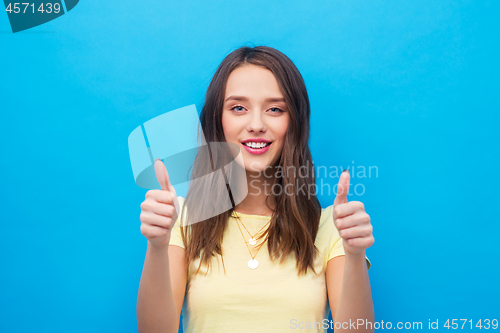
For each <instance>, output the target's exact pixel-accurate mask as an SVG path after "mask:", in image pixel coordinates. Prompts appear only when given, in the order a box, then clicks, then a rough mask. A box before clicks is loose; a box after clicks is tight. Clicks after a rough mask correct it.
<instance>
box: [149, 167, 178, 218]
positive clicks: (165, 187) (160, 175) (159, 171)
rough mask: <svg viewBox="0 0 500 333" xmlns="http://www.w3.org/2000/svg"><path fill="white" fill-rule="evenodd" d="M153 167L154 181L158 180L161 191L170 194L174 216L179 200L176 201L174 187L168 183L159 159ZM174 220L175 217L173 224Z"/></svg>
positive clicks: (164, 169)
mask: <svg viewBox="0 0 500 333" xmlns="http://www.w3.org/2000/svg"><path fill="white" fill-rule="evenodd" d="M154 167H155V173H156V180H158V183H160V186H161V189H162V191H168V192H170V193H172V198H173V201H174V207H175V211H176V214H178V213H179V200H178V199H177V194H176V193H175V189H174V187H173V186H172V184H171V183H170V179H169V177H168V172H167V168H166V167H165V164H163V161H162V160H161V158H157V159H156V160H155V165H154ZM176 219H177V217H176V216H175V218H174V222H175V220H176Z"/></svg>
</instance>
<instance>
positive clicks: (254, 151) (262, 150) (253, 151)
mask: <svg viewBox="0 0 500 333" xmlns="http://www.w3.org/2000/svg"><path fill="white" fill-rule="evenodd" d="M242 145H243V147H244V148H245V149H246V151H247V152H249V153H250V154H254V155H260V154H264V153H265V152H266V151H268V150H269V147H271V144H269V145H267V146H266V147H264V148H250V147H248V146H247V145H245V144H244V143H242Z"/></svg>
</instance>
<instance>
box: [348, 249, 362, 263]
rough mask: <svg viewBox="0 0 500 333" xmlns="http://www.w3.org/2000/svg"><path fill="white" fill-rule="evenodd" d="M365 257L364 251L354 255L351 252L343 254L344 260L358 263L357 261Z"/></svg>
mask: <svg viewBox="0 0 500 333" xmlns="http://www.w3.org/2000/svg"><path fill="white" fill-rule="evenodd" d="M365 256H366V250H363V251H361V252H355V253H352V252H347V251H346V252H345V257H346V260H354V261H358V260H361V259H363V260H364V259H365Z"/></svg>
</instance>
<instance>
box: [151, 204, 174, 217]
mask: <svg viewBox="0 0 500 333" xmlns="http://www.w3.org/2000/svg"><path fill="white" fill-rule="evenodd" d="M149 211H150V212H152V213H155V214H157V215H162V216H166V217H172V216H174V215H175V207H174V206H173V205H172V204H170V205H163V204H161V203H158V202H153V203H151V208H150V209H149Z"/></svg>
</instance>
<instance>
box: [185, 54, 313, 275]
mask: <svg viewBox="0 0 500 333" xmlns="http://www.w3.org/2000/svg"><path fill="white" fill-rule="evenodd" d="M245 64H253V65H257V66H262V67H264V68H266V69H268V70H270V71H271V72H272V73H273V74H274V76H275V77H276V80H277V82H278V84H279V87H280V89H281V92H282V94H283V96H284V99H285V102H286V105H287V108H288V110H290V122H289V125H288V129H287V132H286V134H285V142H284V146H283V150H282V152H281V157H280V158H279V161H278V162H277V165H275V167H280V168H281V170H286V171H287V170H289V168H292V170H295V171H296V170H300V169H299V168H300V167H301V166H305V167H306V168H307V170H308V172H307V174H306V175H305V176H302V175H300V172H299V175H300V176H297V173H296V172H293V173H289V172H283V173H282V176H280V177H275V178H274V180H273V182H274V183H273V184H272V185H274V184H279V186H281V187H280V188H282V189H283V188H289V187H291V188H292V189H293V191H291V192H292V195H290V194H287V193H285V192H289V191H281V194H280V195H275V194H274V193H271V194H269V195H268V196H267V198H266V203H267V200H268V199H270V196H274V200H275V203H276V205H275V209H274V212H273V215H272V217H271V221H270V225H269V228H268V229H267V230H266V231H265V232H264V234H263V235H261V237H260V238H262V237H265V238H266V240H267V244H268V252H269V255H270V259H271V260H273V261H274V260H276V259H278V258H280V263H282V262H283V261H284V260H285V259H286V257H287V256H288V255H289V254H290V253H294V254H295V258H296V267H297V269H298V275H300V274H301V273H303V274H306V273H307V269H308V267H310V268H311V269H312V270H313V272H315V270H314V259H315V257H316V255H317V251H318V249H317V248H316V246H315V245H314V242H315V239H316V235H317V233H318V227H319V221H320V217H321V205H320V203H319V201H318V199H317V197H316V195H315V191H314V193H310V189H311V186H315V185H314V184H315V178H314V168H313V163H312V158H311V153H310V150H309V145H308V140H309V117H310V112H311V111H310V104H309V97H308V94H307V90H306V86H305V83H304V80H303V78H302V75H301V74H300V72H299V70H298V69H297V68H296V67H295V65H294V64H293V62H292V61H291V60H290V59H289V58H288V57H287V56H286V55H284V54H283V53H281V52H280V51H278V50H276V49H274V48H271V47H267V46H255V47H248V46H245V47H240V48H238V49H236V50H234V51H233V52H231V53H230V54H229V55H227V56H226V58H225V59H224V60H223V61H222V63H221V64H220V65H219V67H218V69H217V71H216V72H215V74H214V76H213V78H212V81H211V82H210V84H209V86H208V89H207V92H206V96H205V103H204V106H203V109H202V111H201V115H200V124H201V128H202V130H203V133H204V135H205V140H206V142H207V144H208V145H210V143H211V142H226V139H225V137H224V131H223V128H222V111H223V104H224V97H225V91H226V83H227V79H228V77H229V74H230V73H231V72H232V71H233V70H234V69H235V68H237V67H238V66H242V65H245ZM209 152H210V150H207V149H200V150H199V152H198V154H197V156H196V158H195V162H194V163H193V166H192V176H191V177H192V178H193V179H194V178H200V177H202V176H204V175H207V174H209V173H210V172H212V171H213V170H217V168H218V167H217V166H216V164H217V162H216V160H217V158H214V156H211V154H210V153H209ZM221 160H224V159H221ZM207 161H210V163H208V162H207ZM221 163H222V164H223V165H225V163H226V161H224V162H221ZM226 182H227V179H226ZM198 185H199V184H198ZM224 185H225V186H224ZM304 188H305V191H304ZM300 189H302V190H300ZM219 190H220V191H221V192H218V193H223V192H222V191H228V192H229V194H230V196H231V188H230V187H229V186H228V185H227V184H225V182H222V185H221V186H219ZM304 192H305V193H304ZM199 193H200V188H198V187H197V185H194V186H191V185H190V188H189V189H188V193H187V195H186V198H185V204H184V207H185V209H187V218H188V219H189V218H195V217H196V216H200V212H201V210H204V209H205V210H206V209H207V207H210V206H213V205H211V202H212V201H211V200H212V199H211V197H212V196H207V195H205V196H204V197H203V198H201V197H200V195H199ZM197 194H198V195H197ZM231 198H232V197H231ZM200 200H201V201H203V203H201V202H200ZM231 202H232V203H233V204H234V201H233V200H232V199H231ZM233 207H234V206H233ZM232 211H233V209H232V208H231V209H229V210H227V211H225V212H223V213H221V214H217V215H215V216H214V217H211V218H208V219H205V220H203V221H201V222H198V223H193V224H190V223H189V222H188V223H186V225H185V226H182V227H181V230H182V238H183V241H184V244H185V246H186V255H187V259H188V263H189V264H190V263H191V262H192V261H193V260H195V259H197V258H200V266H201V264H206V265H208V266H210V261H211V259H212V257H214V256H215V255H216V254H217V255H220V256H222V257H223V249H222V246H221V244H222V240H223V235H224V230H225V228H226V225H227V223H228V220H229V217H230V216H231V213H232ZM198 221H199V220H198ZM198 269H199V268H198ZM315 273H316V272H315Z"/></svg>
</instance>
